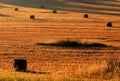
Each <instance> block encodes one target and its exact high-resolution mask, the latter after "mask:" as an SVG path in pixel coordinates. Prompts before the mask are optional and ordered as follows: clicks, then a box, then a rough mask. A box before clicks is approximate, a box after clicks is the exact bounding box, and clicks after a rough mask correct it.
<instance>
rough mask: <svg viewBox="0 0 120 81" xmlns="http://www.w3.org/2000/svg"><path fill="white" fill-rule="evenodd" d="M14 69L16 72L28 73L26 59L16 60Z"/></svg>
mask: <svg viewBox="0 0 120 81" xmlns="http://www.w3.org/2000/svg"><path fill="white" fill-rule="evenodd" d="M14 69H15V71H22V72H26V69H27V60H24V59H15V60H14Z"/></svg>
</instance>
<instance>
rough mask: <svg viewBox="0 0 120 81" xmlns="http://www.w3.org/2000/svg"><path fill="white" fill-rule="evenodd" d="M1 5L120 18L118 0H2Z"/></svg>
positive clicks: (0, 0)
mask: <svg viewBox="0 0 120 81" xmlns="http://www.w3.org/2000/svg"><path fill="white" fill-rule="evenodd" d="M0 3H5V4H10V5H17V6H25V7H30V8H41V5H43V6H44V9H59V10H65V11H73V12H82V13H93V14H103V15H115V16H120V13H119V11H120V8H118V7H120V4H119V1H117V0H107V1H105V0H92V1H91V0H49V1H48V0H29V1H27V0H26V1H22V0H0ZM116 3H117V4H116ZM109 7H110V8H109ZM111 12H113V13H111Z"/></svg>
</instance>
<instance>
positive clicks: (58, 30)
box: [0, 0, 120, 81]
mask: <svg viewBox="0 0 120 81" xmlns="http://www.w3.org/2000/svg"><path fill="white" fill-rule="evenodd" d="M4 1H6V0H0V73H1V74H0V76H6V75H7V76H10V77H11V76H12V74H13V75H16V74H18V75H19V74H21V75H24V74H25V75H27V76H29V77H31V76H34V77H37V76H45V77H52V78H55V77H59V78H60V77H64V76H67V77H70V78H72V79H74V80H76V79H89V80H83V81H90V80H91V81H94V79H95V80H97V79H98V80H100V81H101V80H106V81H107V80H108V81H109V80H110V77H113V79H114V80H113V81H119V80H120V79H119V78H120V73H118V74H116V75H114V76H113V75H111V74H110V73H108V74H107V73H106V74H105V71H106V69H108V62H109V61H111V60H112V61H115V62H117V63H119V64H120V1H119V0H105V1H103V2H104V5H101V4H100V2H97V1H96V0H95V1H96V2H95V3H96V4H98V6H96V7H95V3H94V4H93V3H92V4H88V3H89V1H88V3H85V2H84V1H83V0H81V1H83V2H77V0H51V1H54V4H55V3H56V2H55V1H59V3H62V4H59V6H58V7H57V6H56V5H55V6H53V5H52V4H53V3H52V4H49V6H51V5H52V6H51V7H49V8H38V5H36V6H34V5H35V4H32V3H31V4H29V5H27V6H25V3H24V5H21V4H22V2H21V4H15V3H14V4H11V3H12V0H10V1H11V3H5V2H4ZM13 1H14V0H13ZM30 1H32V0H30ZM36 1H37V0H36ZM45 1H46V0H45ZM78 1H79V0H78ZM85 1H86V0H85ZM101 2H102V0H101ZM43 3H45V2H44V1H43ZM63 3H64V7H65V6H67V7H65V9H64V7H63V8H61V7H62V6H61V7H60V5H63ZM65 3H66V5H65ZM36 4H37V2H36ZM30 5H33V6H32V7H30ZM70 5H71V6H70ZM74 5H76V7H77V6H80V5H81V7H77V8H75V7H73V6H74ZM69 6H70V7H69ZM53 7H57V9H58V13H52V9H53ZM14 8H19V11H14ZM85 8H86V9H85ZM95 8H96V9H95ZM101 8H103V10H101ZM59 9H60V10H59ZM70 9H71V10H70ZM79 9H81V11H78V10H79ZM87 9H88V12H85V11H87ZM94 12H95V13H94ZM85 13H88V15H89V18H84V14H85ZM30 15H35V19H34V20H31V19H30V18H29V16H30ZM109 21H111V22H112V23H113V27H107V26H106V23H107V22H109ZM60 40H75V41H79V42H83V43H101V44H105V45H107V46H111V48H107V47H106V48H102V47H100V48H99V49H97V48H85V49H83V48H69V47H57V46H42V45H36V44H37V43H40V42H46V43H52V42H56V41H60ZM14 59H26V60H27V62H28V65H27V70H28V71H29V72H28V73H21V72H20V73H19V72H15V71H14V65H13V63H14ZM119 66H120V65H119ZM118 68H119V70H117V72H120V67H118ZM117 72H116V73H117ZM12 77H13V76H12ZM48 81H52V80H48ZM53 81H54V80H53ZM56 81H57V80H56ZM65 81H70V80H65ZM71 81H72V80H71ZM78 81H81V80H78Z"/></svg>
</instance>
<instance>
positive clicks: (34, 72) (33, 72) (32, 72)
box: [26, 71, 50, 74]
mask: <svg viewBox="0 0 120 81" xmlns="http://www.w3.org/2000/svg"><path fill="white" fill-rule="evenodd" d="M26 73H31V74H50V72H36V71H26Z"/></svg>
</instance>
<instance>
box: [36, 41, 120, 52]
mask: <svg viewBox="0 0 120 81" xmlns="http://www.w3.org/2000/svg"><path fill="white" fill-rule="evenodd" d="M36 45H41V46H56V47H64V48H72V49H94V50H99V49H114V50H115V49H118V47H113V46H109V45H106V44H102V43H88V42H85V43H81V42H77V41H71V40H61V41H58V42H53V43H37V44H36Z"/></svg>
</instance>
